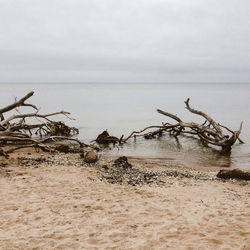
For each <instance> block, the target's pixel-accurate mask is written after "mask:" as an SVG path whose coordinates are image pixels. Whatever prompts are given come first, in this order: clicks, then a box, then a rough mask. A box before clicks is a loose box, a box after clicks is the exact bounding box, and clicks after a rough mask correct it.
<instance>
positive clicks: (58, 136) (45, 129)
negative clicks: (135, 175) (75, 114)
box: [0, 91, 93, 156]
mask: <svg viewBox="0 0 250 250" xmlns="http://www.w3.org/2000/svg"><path fill="white" fill-rule="evenodd" d="M33 94H34V92H33V91H32V92H30V93H28V94H27V95H25V96H24V97H23V98H21V99H20V100H17V99H15V102H14V103H13V104H11V105H8V106H6V107H4V108H1V109H0V118H1V119H0V120H1V121H0V155H2V156H7V155H8V154H9V153H12V152H14V151H16V150H19V149H21V148H35V149H41V150H43V151H50V152H53V151H61V152H82V151H83V148H84V147H93V146H91V145H87V144H85V143H83V142H81V141H80V140H78V139H76V138H73V137H72V136H74V135H77V134H78V133H79V131H78V129H77V128H74V127H69V126H67V125H66V124H64V123H63V122H62V121H53V120H52V119H51V118H52V117H54V116H56V115H64V116H66V117H67V118H69V119H72V118H70V117H69V115H70V113H69V112H65V111H60V112H55V113H49V114H40V113H39V109H38V108H37V107H36V106H35V105H33V104H30V103H26V101H27V99H29V98H30V97H31V96H33ZM20 107H30V108H32V109H33V110H35V111H34V112H32V113H24V114H22V113H21V112H20V111H19V109H18V108H20ZM10 111H12V113H13V111H15V112H14V114H12V115H9V116H8V117H7V115H8V114H9V113H8V112H10ZM30 120H31V121H30ZM65 142H72V143H71V144H65ZM3 148H4V149H3Z"/></svg>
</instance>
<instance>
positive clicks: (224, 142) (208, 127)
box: [123, 98, 244, 153]
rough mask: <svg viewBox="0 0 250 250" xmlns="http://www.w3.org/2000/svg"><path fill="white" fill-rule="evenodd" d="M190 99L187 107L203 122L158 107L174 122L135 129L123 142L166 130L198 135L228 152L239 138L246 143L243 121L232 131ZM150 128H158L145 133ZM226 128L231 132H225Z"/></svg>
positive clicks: (205, 141)
mask: <svg viewBox="0 0 250 250" xmlns="http://www.w3.org/2000/svg"><path fill="white" fill-rule="evenodd" d="M189 101H190V99H189V98H188V99H187V100H186V101H185V102H184V103H185V105H186V109H187V110H188V111H190V112H191V113H193V114H196V115H199V116H201V117H203V118H204V119H205V121H204V123H203V124H198V123H195V122H191V123H187V122H184V121H182V120H181V119H180V118H179V117H178V116H177V115H174V114H171V113H168V112H165V111H163V110H160V109H157V112H158V113H160V114H162V115H165V116H167V117H169V118H171V119H173V120H174V121H175V123H174V124H171V123H163V124H162V125H161V126H149V127H146V128H144V129H142V130H141V131H133V132H132V133H131V134H130V135H129V136H128V137H127V138H125V139H123V143H125V142H127V141H128V140H129V139H130V138H131V137H137V136H144V138H145V139H152V138H154V137H155V136H156V135H158V136H161V135H162V134H163V133H164V132H168V133H169V134H170V135H172V136H175V137H178V136H179V135H180V134H182V135H183V134H189V135H192V136H197V137H198V138H199V139H200V140H201V141H202V142H203V143H206V144H212V145H215V146H220V147H221V149H222V150H221V152H222V153H228V152H230V151H231V148H232V146H233V144H234V143H235V142H236V141H237V140H238V141H239V142H240V143H244V142H243V141H242V140H241V139H240V138H239V136H240V133H241V129H242V122H241V123H240V127H239V129H238V130H237V131H232V130H231V129H229V128H227V127H226V126H223V125H221V124H219V123H217V122H215V121H214V120H213V119H212V118H211V117H210V116H209V115H207V114H206V113H204V112H202V111H199V110H196V109H194V108H191V107H190V104H189ZM149 129H151V130H152V129H157V130H154V131H150V132H147V133H144V132H145V131H146V130H149ZM224 130H226V131H227V132H229V133H230V134H229V135H228V134H225V133H224Z"/></svg>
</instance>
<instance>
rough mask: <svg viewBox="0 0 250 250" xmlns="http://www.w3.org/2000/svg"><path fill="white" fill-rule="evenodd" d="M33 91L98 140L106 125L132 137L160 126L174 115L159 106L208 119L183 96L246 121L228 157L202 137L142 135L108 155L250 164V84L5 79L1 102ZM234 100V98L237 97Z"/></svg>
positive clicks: (222, 116)
mask: <svg viewBox="0 0 250 250" xmlns="http://www.w3.org/2000/svg"><path fill="white" fill-rule="evenodd" d="M31 90H34V91H35V95H34V96H33V97H32V98H31V99H30V102H32V103H34V104H36V105H37V106H38V107H41V113H50V112H54V111H58V110H66V111H69V112H71V113H72V116H73V117H74V118H76V120H75V121H72V120H67V119H65V118H62V117H58V118H59V119H63V120H64V121H65V122H67V124H69V125H70V126H74V127H77V128H80V134H79V138H80V139H82V140H84V141H85V142H90V141H91V140H94V139H95V138H96V137H97V135H98V134H100V133H101V132H102V131H103V130H105V129H108V131H109V133H110V134H111V135H114V136H117V137H120V136H121V135H122V134H124V136H125V137H126V136H128V135H129V134H130V133H131V132H132V131H133V130H141V129H143V128H145V127H147V126H150V125H161V123H162V122H167V121H168V122H169V121H170V120H169V119H167V118H166V117H164V116H162V115H160V114H158V113H157V112H156V109H157V108H161V109H162V110H165V111H169V112H171V113H173V114H177V115H178V116H179V117H181V118H182V119H183V121H187V122H191V121H193V122H203V119H202V121H201V119H200V118H199V116H197V115H194V114H191V113H190V112H188V111H187V110H185V105H184V100H186V99H187V97H190V99H191V103H192V105H193V106H194V107H195V108H197V109H200V110H203V111H204V112H206V113H207V114H209V115H211V116H212V117H213V118H214V119H215V120H216V121H218V122H220V123H222V124H223V125H226V126H227V127H230V128H231V129H232V130H237V129H238V128H239V125H240V122H241V121H244V124H243V129H242V134H241V138H242V139H243V140H244V141H245V144H242V145H241V144H235V145H234V146H233V149H232V153H231V155H229V156H221V155H220V154H219V153H218V151H216V150H214V149H211V148H208V147H206V146H204V145H203V144H202V143H201V142H200V141H199V140H194V139H191V138H189V137H183V136H182V137H179V140H176V138H174V137H170V136H168V135H166V136H164V137H162V138H159V139H153V140H144V139H143V138H138V139H137V141H136V142H135V143H134V142H133V140H131V141H129V143H127V144H126V145H124V146H123V147H122V148H121V149H120V150H118V149H117V147H115V148H114V149H113V150H111V151H110V150H108V149H106V152H107V153H109V154H111V153H112V154H126V155H128V156H133V157H146V158H155V159H157V158H158V159H159V158H161V159H164V160H166V161H170V162H176V163H180V164H184V165H200V166H228V167H229V166H231V167H238V168H246V169H250V98H249V96H250V84H237V83H236V84H215V83H213V84H211V83H207V84H206V83H200V84H199V83H194V84H192V83H190V84H187V83H183V84H182V83H179V84H176V83H175V84H171V83H169V84H154V83H152V84H126V83H124V84H108V83H107V84H93V83H91V84H0V106H4V105H7V104H10V103H11V102H12V101H13V95H14V96H18V97H21V96H23V95H25V94H27V92H29V91H31ZM232 100H233V101H232Z"/></svg>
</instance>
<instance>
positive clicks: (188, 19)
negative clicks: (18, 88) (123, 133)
mask: <svg viewBox="0 0 250 250" xmlns="http://www.w3.org/2000/svg"><path fill="white" fill-rule="evenodd" d="M0 36H1V37H0V82H33V81H35V82H61V81H63V82H110V81H112V82H193V81H195V82H250V1H249V0H124V1H123V0H0Z"/></svg>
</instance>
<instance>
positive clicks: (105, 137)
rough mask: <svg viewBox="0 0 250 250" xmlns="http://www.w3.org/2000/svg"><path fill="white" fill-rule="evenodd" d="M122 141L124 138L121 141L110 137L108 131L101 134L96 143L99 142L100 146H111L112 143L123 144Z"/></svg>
mask: <svg viewBox="0 0 250 250" xmlns="http://www.w3.org/2000/svg"><path fill="white" fill-rule="evenodd" d="M122 139H123V136H122V137H121V138H120V139H119V138H117V137H115V136H111V135H109V133H108V131H107V130H105V131H103V132H102V133H101V134H99V135H98V136H97V138H96V139H95V140H94V141H95V142H97V143H98V144H110V143H112V144H116V143H119V144H121V142H122Z"/></svg>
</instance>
